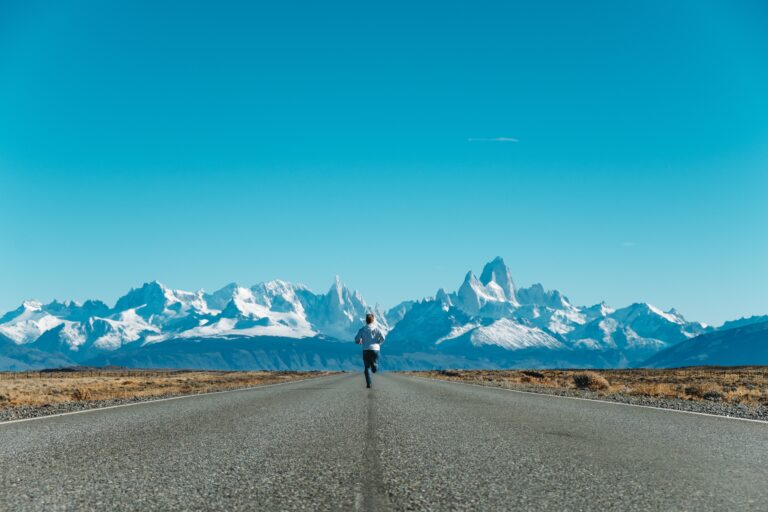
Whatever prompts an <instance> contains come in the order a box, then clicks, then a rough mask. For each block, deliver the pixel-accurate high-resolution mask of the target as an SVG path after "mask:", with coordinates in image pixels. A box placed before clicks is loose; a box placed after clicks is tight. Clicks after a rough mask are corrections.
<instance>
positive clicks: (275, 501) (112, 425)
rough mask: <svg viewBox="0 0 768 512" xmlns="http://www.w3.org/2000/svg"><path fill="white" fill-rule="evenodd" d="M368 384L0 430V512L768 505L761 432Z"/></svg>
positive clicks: (184, 403) (391, 378)
mask: <svg viewBox="0 0 768 512" xmlns="http://www.w3.org/2000/svg"><path fill="white" fill-rule="evenodd" d="M376 377H377V379H376V385H375V387H374V389H372V390H367V389H365V387H364V385H363V378H362V375H360V374H356V375H341V376H331V377H324V378H318V379H312V380H308V381H303V382H296V383H290V384H283V385H278V386H272V387H265V388H261V389H253V390H243V391H235V392H227V393H220V394H211V395H203V396H197V397H192V398H183V399H179V400H169V401H161V402H150V403H145V404H142V405H135V406H130V407H120V408H114V409H106V410H97V411H93V412H87V413H83V414H74V415H66V416H58V417H51V418H45V419H39V420H33V421H26V422H20V423H6V424H0V472H1V476H0V509H3V510H13V511H16V510H19V511H23V510H46V511H48V510H142V511H143V510H313V511H314V510H569V511H579V510H621V511H628V510H695V511H706V510H767V509H768V424H764V423H755V422H747V421H738V420H731V419H725V418H717V417H708V416H701V415H693V414H683V413H676V412H669V411H660V410H653V409H644V408H638V407H628V406H623V405H615V404H611V403H598V402H589V401H580V400H569V399H564V398H559V397H549V396H542V395H531V394H520V393H513V392H509V391H504V390H500V389H493V388H481V387H477V386H468V385H462V384H454V383H446V382H439V381H428V380H425V379H418V378H414V377H406V376H402V375H397V374H380V375H378V376H376Z"/></svg>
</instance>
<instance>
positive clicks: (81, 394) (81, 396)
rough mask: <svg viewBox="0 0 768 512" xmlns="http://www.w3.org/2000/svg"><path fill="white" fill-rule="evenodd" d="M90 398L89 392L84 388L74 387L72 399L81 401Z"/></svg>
mask: <svg viewBox="0 0 768 512" xmlns="http://www.w3.org/2000/svg"><path fill="white" fill-rule="evenodd" d="M90 399H91V393H90V391H88V390H87V389H85V388H75V390H74V391H73V392H72V400H77V401H82V400H90Z"/></svg>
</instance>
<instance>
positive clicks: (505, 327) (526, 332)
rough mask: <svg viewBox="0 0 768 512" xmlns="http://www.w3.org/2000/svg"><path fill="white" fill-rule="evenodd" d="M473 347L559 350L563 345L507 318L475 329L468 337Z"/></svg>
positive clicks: (536, 330) (545, 334) (534, 328)
mask: <svg viewBox="0 0 768 512" xmlns="http://www.w3.org/2000/svg"><path fill="white" fill-rule="evenodd" d="M470 340H471V341H472V344H473V345H476V346H480V345H496V346H499V347H502V348H506V349H509V350H519V349H523V348H532V347H537V348H541V347H545V348H550V349H561V348H563V344H562V343H560V342H559V341H558V340H556V339H555V338H553V337H552V336H551V335H549V334H547V333H545V332H544V331H542V330H541V329H539V328H537V327H528V326H525V325H522V324H520V323H517V322H515V321H514V320H511V319H509V318H502V319H500V320H496V321H495V322H493V323H492V324H490V325H485V326H482V327H478V328H477V329H475V330H474V331H473V332H472V334H471V335H470Z"/></svg>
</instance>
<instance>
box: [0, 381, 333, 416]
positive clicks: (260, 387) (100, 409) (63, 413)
mask: <svg viewBox="0 0 768 512" xmlns="http://www.w3.org/2000/svg"><path fill="white" fill-rule="evenodd" d="M323 377H331V375H322V376H320V377H309V378H306V379H299V380H292V381H288V382H276V383H274V384H263V385H261V386H250V387H247V388H237V389H225V390H222V391H209V392H207V393H195V394H194V395H181V396H171V397H168V398H156V399H154V400H144V401H141V402H132V403H130V404H119V405H108V406H106V407H93V408H91V409H83V410H82V411H70V412H60V413H57V414H48V415H47V416H35V417H33V418H21V419H18V420H7V421H0V427H2V426H3V425H10V424H11V423H21V422H23V421H34V420H47V419H48V418H56V417H59V416H70V415H72V414H83V413H86V412H96V411H106V410H107V409H117V408H118V407H131V406H133V405H146V404H153V403H156V402H167V401H168V400H181V399H182V398H194V397H196V396H205V395H217V394H219V393H234V392H235V391H248V390H252V389H264V388H271V387H274V386H282V385H284V384H295V383H297V382H304V381H308V380H312V379H320V378H323Z"/></svg>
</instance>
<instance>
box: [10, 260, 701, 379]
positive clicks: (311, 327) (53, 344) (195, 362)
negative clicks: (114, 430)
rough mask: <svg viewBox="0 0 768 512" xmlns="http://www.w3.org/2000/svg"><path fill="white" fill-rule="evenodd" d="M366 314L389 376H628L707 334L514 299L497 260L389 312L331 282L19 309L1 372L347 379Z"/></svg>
mask: <svg viewBox="0 0 768 512" xmlns="http://www.w3.org/2000/svg"><path fill="white" fill-rule="evenodd" d="M369 311H370V312H373V313H374V314H375V315H376V317H377V319H378V322H379V323H380V325H381V326H382V327H383V328H384V329H385V330H386V331H388V333H389V334H388V341H387V344H386V345H385V347H386V352H385V355H386V356H387V359H388V361H389V364H390V367H395V368H433V367H446V366H451V367H473V366H476V367H522V366H527V367H534V366H538V367H543V366H552V367H563V366H594V367H598V366H632V365H637V364H639V363H640V362H642V361H644V360H645V359H647V358H648V357H650V356H652V355H653V354H655V353H656V352H658V351H660V350H662V349H665V348H667V347H670V346H672V345H675V344H677V343H679V342H682V341H685V340H689V339H691V338H694V337H695V336H697V335H699V334H702V333H706V332H710V331H712V330H713V329H712V328H711V327H708V326H707V325H705V324H702V323H700V322H690V321H688V320H686V319H685V318H684V317H683V316H682V315H681V314H680V313H678V312H677V311H675V310H669V311H662V310H660V309H658V308H656V307H654V306H652V305H650V304H646V303H635V304H631V305H629V306H626V307H623V308H618V309H613V308H611V307H609V306H608V305H606V304H604V303H600V304H595V305H592V306H576V305H574V304H572V303H571V302H570V301H569V300H568V298H567V297H566V296H565V295H563V294H562V293H560V292H559V291H557V290H546V289H545V288H544V287H543V286H542V285H540V284H534V285H532V286H530V287H528V288H517V287H516V286H515V283H514V281H513V279H512V273H511V271H510V269H509V267H508V266H507V265H506V264H505V263H504V261H503V260H502V259H501V258H496V259H494V260H493V261H491V262H489V263H488V264H486V265H485V266H484V267H483V269H482V272H481V273H480V276H479V277H477V276H476V275H475V274H474V273H473V272H468V273H467V275H466V276H465V278H464V281H463V282H462V283H461V285H460V286H459V287H458V289H457V290H456V291H455V292H450V293H449V292H446V291H445V290H443V289H440V290H438V291H437V293H436V294H435V296H434V297H428V298H424V299H421V300H411V301H405V302H403V303H401V304H399V305H397V306H395V307H393V308H392V309H390V310H388V311H381V310H380V309H379V308H378V307H377V306H373V307H372V306H370V305H369V304H368V303H367V302H366V301H365V299H364V298H363V297H362V296H361V295H360V294H359V293H358V292H356V291H351V290H349V289H348V288H347V287H345V286H344V285H343V284H342V283H341V282H340V280H339V279H338V277H337V278H336V281H335V282H334V283H333V285H332V286H331V287H330V289H329V290H328V292H327V293H325V294H316V293H314V292H312V291H311V290H309V289H308V288H307V287H305V286H303V285H300V284H292V283H288V282H284V281H269V282H265V283H259V284H257V285H254V286H251V287H242V286H239V285H237V284H234V283H232V284H229V285H227V286H225V287H223V288H221V289H220V290H217V291H215V292H213V293H206V292H204V291H202V290H200V291H197V292H187V291H181V290H172V289H169V288H167V287H165V286H164V285H162V284H161V283H159V282H157V281H153V282H150V283H147V284H144V285H143V286H141V287H139V288H136V289H132V290H131V291H130V292H128V293H127V294H126V295H125V296H123V297H121V298H120V299H118V300H117V302H116V303H115V305H114V306H113V307H109V306H108V305H107V304H105V303H103V302H101V301H97V300H89V301H86V302H85V303H83V304H78V303H75V302H57V301H54V302H52V303H50V304H42V303H40V302H36V301H26V302H24V303H23V304H22V305H21V306H20V307H19V308H17V309H15V310H13V311H10V312H8V313H6V314H5V315H3V316H2V317H1V318H0V368H3V367H5V368H17V369H23V368H26V367H35V366H37V367H39V366H45V365H47V364H50V363H49V360H50V357H54V356H55V360H56V361H57V362H60V361H62V360H65V361H71V362H72V363H73V364H74V363H80V364H107V363H109V364H125V365H129V366H154V367H160V366H161V367H178V366H183V367H192V366H194V367H205V366H210V367H217V368H232V367H234V368H251V367H253V368H257V367H258V368H262V367H263V368H315V367H331V368H348V367H349V368H351V367H356V366H357V359H358V356H359V354H357V347H356V346H355V345H354V344H353V343H352V342H351V340H352V338H353V336H354V333H355V332H356V331H357V329H358V328H359V326H360V325H362V322H363V319H364V317H365V314H366V312H369ZM11 352H13V354H14V355H9V354H10V353H11ZM192 354H194V357H193V356H192ZM46 355H48V356H50V357H47V356H46Z"/></svg>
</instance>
